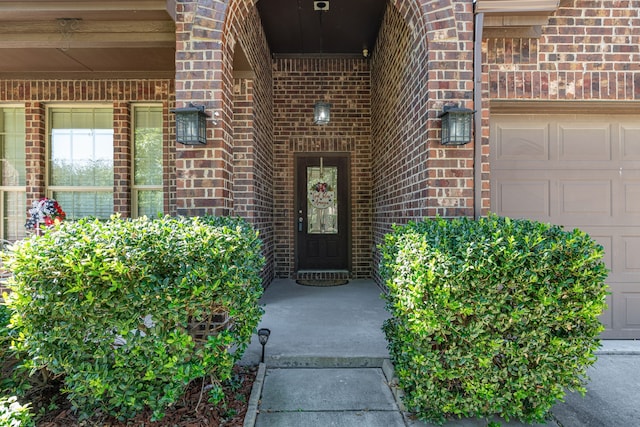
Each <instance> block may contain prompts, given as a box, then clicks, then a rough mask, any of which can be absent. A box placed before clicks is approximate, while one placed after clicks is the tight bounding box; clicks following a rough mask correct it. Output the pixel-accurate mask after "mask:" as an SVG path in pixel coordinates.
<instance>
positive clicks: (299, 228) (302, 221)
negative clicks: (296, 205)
mask: <svg viewBox="0 0 640 427" xmlns="http://www.w3.org/2000/svg"><path fill="white" fill-rule="evenodd" d="M298 214H299V215H300V216H299V217H298V231H299V232H302V224H303V223H304V218H303V217H302V209H300V210H299V211H298Z"/></svg>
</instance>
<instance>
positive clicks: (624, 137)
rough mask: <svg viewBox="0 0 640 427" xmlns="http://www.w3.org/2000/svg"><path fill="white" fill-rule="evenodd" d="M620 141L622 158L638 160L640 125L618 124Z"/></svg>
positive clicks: (639, 156) (639, 152)
mask: <svg viewBox="0 0 640 427" xmlns="http://www.w3.org/2000/svg"><path fill="white" fill-rule="evenodd" d="M620 143H621V153H622V160H628V161H638V160H640V127H639V126H637V125H630V124H621V125H620Z"/></svg>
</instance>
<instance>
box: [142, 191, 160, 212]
mask: <svg viewBox="0 0 640 427" xmlns="http://www.w3.org/2000/svg"><path fill="white" fill-rule="evenodd" d="M162 202H163V197H162V191H159V190H158V191H153V190H144V191H138V216H144V215H146V216H148V217H149V218H155V217H156V216H158V214H162V213H163V212H164V207H163V203H162Z"/></svg>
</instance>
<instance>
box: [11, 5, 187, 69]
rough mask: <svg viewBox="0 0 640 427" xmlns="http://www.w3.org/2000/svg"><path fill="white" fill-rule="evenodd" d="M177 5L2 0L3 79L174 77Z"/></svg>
mask: <svg viewBox="0 0 640 427" xmlns="http://www.w3.org/2000/svg"><path fill="white" fill-rule="evenodd" d="M175 10H176V8H175V0H106V1H101V0H67V1H57V0H28V1H25V0H23V1H0V58H2V60H1V61H0V78H3V77H4V78H7V77H14V78H59V77H72V78H73V77H75V76H86V75H87V74H90V75H92V76H98V77H99V76H101V75H103V74H104V75H105V77H107V76H113V74H115V73H117V75H118V77H127V76H131V77H152V78H164V77H168V78H173V77H175V47H176V37H175Z"/></svg>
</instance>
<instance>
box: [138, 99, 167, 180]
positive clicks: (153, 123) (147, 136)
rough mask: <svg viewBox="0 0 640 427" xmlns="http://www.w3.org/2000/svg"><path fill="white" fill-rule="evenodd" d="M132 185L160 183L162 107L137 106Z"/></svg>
mask: <svg viewBox="0 0 640 427" xmlns="http://www.w3.org/2000/svg"><path fill="white" fill-rule="evenodd" d="M134 125H135V133H134V148H133V151H134V156H135V157H134V161H133V168H134V169H133V170H134V177H133V183H134V185H162V108H161V107H137V108H136V109H135V117H134Z"/></svg>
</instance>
